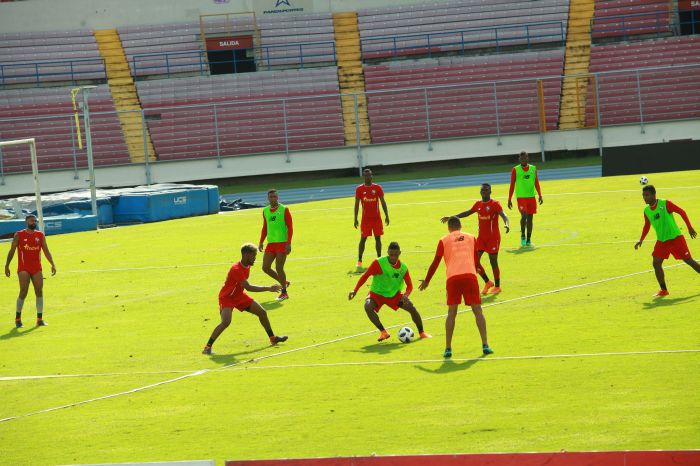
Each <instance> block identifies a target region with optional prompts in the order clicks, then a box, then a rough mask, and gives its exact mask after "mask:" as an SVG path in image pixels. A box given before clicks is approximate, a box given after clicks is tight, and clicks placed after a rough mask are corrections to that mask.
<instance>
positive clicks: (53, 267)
mask: <svg viewBox="0 0 700 466" xmlns="http://www.w3.org/2000/svg"><path fill="white" fill-rule="evenodd" d="M41 250H42V251H44V255H45V256H46V260H48V261H49V264H51V275H56V264H54V263H53V257H51V252H50V251H49V245H48V244H46V236H44V237H43V238H42V239H41Z"/></svg>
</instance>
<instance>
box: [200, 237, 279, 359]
mask: <svg viewBox="0 0 700 466" xmlns="http://www.w3.org/2000/svg"><path fill="white" fill-rule="evenodd" d="M257 253H258V251H257V250H256V249H255V245H254V244H251V243H246V244H244V245H243V246H241V260H240V261H239V262H236V263H235V264H233V266H232V267H231V269H230V270H229V271H228V275H227V276H226V282H224V286H223V287H222V288H221V291H219V314H220V315H221V323H219V325H217V326H216V328H215V329H214V331H213V332H212V334H211V337H210V338H209V341H208V342H207V344H206V346H205V347H204V349H203V350H202V354H212V352H211V347H212V345H213V344H214V342H215V341H216V339H217V338H218V337H219V335H221V332H223V331H224V330H226V328H227V327H228V326H229V325H230V324H231V314H232V313H233V309H234V308H236V309H238V310H239V311H241V312H243V311H247V312H250V313H251V314H254V315H256V316H257V317H258V319H260V323H261V324H262V326H263V328H264V329H265V331H266V332H267V336H268V337H269V338H270V343H271V344H273V345H276V344H277V343H280V342H283V341H287V337H286V336H276V335H275V333H274V332H273V331H272V327H271V326H270V321H269V320H268V318H267V312H266V311H265V309H264V308H263V307H262V306H261V305H260V304H259V303H258V302H257V301H255V300H254V299H253V298H251V297H250V296H248V295H247V294H246V291H255V292H258V291H272V292H274V293H276V292H278V291H279V290H280V289H281V288H282V287H281V286H280V285H272V286H256V285H251V284H250V283H248V277H249V276H250V268H251V267H252V266H253V264H255V257H256V255H257Z"/></svg>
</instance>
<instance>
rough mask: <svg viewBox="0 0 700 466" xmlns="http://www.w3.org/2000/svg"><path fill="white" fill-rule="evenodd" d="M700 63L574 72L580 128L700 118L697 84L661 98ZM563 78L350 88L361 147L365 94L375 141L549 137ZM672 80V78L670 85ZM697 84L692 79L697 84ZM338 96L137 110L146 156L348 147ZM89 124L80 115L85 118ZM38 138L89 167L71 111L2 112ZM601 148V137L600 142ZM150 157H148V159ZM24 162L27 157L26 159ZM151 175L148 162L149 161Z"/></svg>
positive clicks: (101, 155) (107, 122)
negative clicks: (580, 87) (580, 82)
mask: <svg viewBox="0 0 700 466" xmlns="http://www.w3.org/2000/svg"><path fill="white" fill-rule="evenodd" d="M699 75H700V63H697V64H690V65H676V66H666V67H649V68H639V69H632V70H616V71H606V72H599V73H589V74H585V75H577V76H569V77H571V78H577V77H578V78H582V79H584V80H585V81H587V82H588V84H587V88H586V92H585V99H584V97H583V95H582V96H580V98H581V99H584V100H585V101H586V102H585V104H582V105H583V107H582V108H581V109H579V110H580V111H581V112H582V113H580V117H579V118H580V119H581V120H582V121H581V126H583V127H586V126H589V127H590V126H593V127H595V128H597V131H598V134H599V138H602V132H601V131H602V128H604V127H608V126H614V125H620V124H637V125H639V127H640V132H642V133H644V132H645V130H646V129H645V128H646V125H647V124H648V123H649V122H652V121H672V120H682V119H688V118H694V119H695V118H700V91H691V92H690V93H688V92H685V93H683V94H682V95H680V96H678V97H669V96H665V97H664V99H663V101H660V100H659V98H658V94H659V90H663V89H668V88H669V86H670V85H673V86H676V87H677V86H678V85H679V84H680V83H683V82H685V83H689V84H692V83H693V82H694V81H696V78H697V76H699ZM563 79H564V77H563V76H556V75H554V76H541V77H537V78H521V79H511V80H498V81H483V82H474V83H468V84H454V85H445V86H428V87H426V86H423V87H407V88H402V89H389V90H377V91H368V92H366V93H360V94H346V95H343V96H342V97H350V98H352V99H353V101H354V103H355V105H354V108H355V112H354V119H355V131H356V133H355V136H356V137H355V138H354V141H355V148H356V150H357V153H358V158H361V147H362V143H361V137H360V130H359V128H360V124H359V120H360V116H359V112H358V107H359V106H360V105H359V101H360V100H361V99H366V101H367V109H368V112H369V121H370V125H371V135H372V140H373V143H374V144H377V143H384V142H387V143H389V142H404V141H425V142H426V143H427V144H428V148H429V149H430V148H432V144H433V142H434V141H436V140H439V139H447V138H455V137H460V138H463V137H469V136H495V138H496V141H497V143H500V140H501V138H502V137H503V135H505V134H522V133H534V134H537V133H539V134H540V137H541V139H542V140H543V138H544V135H545V134H546V132H547V131H551V130H555V129H557V126H558V120H559V111H560V104H559V102H560V90H561V84H562V80H563ZM669 83H673V84H669ZM690 88H691V89H692V86H691V87H690ZM340 100H341V95H339V94H324V95H316V96H308V97H287V98H275V99H258V100H250V101H224V102H220V103H219V102H217V103H215V104H213V103H202V104H196V105H180V106H177V105H174V106H158V107H147V108H146V109H145V110H141V111H138V110H136V111H132V112H138V113H140V117H141V120H140V121H141V123H142V136H143V141H144V142H143V154H147V153H148V152H147V151H148V145H149V138H148V134H147V131H150V135H151V137H152V140H153V143H154V145H155V148H156V151H157V152H158V155H159V160H158V161H156V162H155V163H164V162H166V161H168V160H182V159H188V158H189V159H192V158H209V159H212V160H216V163H217V166H219V167H221V166H222V159H223V158H224V157H231V156H238V155H251V154H262V153H270V152H283V153H285V154H286V156H287V160H288V161H289V160H290V156H291V155H290V154H291V153H293V152H295V151H300V150H308V149H321V148H332V147H345V146H346V145H347V144H346V140H345V134H344V123H343V110H342V107H341V103H340ZM117 116H118V115H117V113H116V112H91V122H92V131H93V133H94V134H93V136H94V137H93V144H94V153H95V163H96V164H97V165H98V166H108V165H120V164H130V163H131V162H130V158H129V153H128V150H127V148H126V145H125V144H124V140H123V137H122V134H121V129H120V127H119V123H118V118H117ZM81 126H82V122H81ZM28 136H31V137H36V138H37V149H38V151H39V165H40V168H41V169H42V170H53V169H62V170H66V169H72V170H74V172H75V176H76V177H77V176H78V170H79V169H80V168H82V167H84V166H85V165H86V156H85V149H82V150H81V149H80V148H79V147H78V143H77V141H76V139H75V128H74V123H73V118H72V115H70V114H60V115H45V116H34V117H32V116H27V117H21V118H9V119H8V118H4V119H0V139H20V138H22V137H28ZM601 147H602V142H601ZM147 160H148V159H146V161H147ZM23 164H24V165H23ZM144 165H145V170H146V177H147V179H149V173H150V168H149V164H148V162H146V163H145V164H144ZM28 171H31V170H30V167H29V166H28V165H27V164H26V158H23V157H22V156H21V155H18V154H16V150H14V151H13V150H10V149H6V150H5V151H4V153H0V184H2V180H3V178H4V176H5V175H6V174H9V173H19V172H28Z"/></svg>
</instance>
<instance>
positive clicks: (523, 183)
mask: <svg viewBox="0 0 700 466" xmlns="http://www.w3.org/2000/svg"><path fill="white" fill-rule="evenodd" d="M528 160H529V156H528V155H527V152H525V151H522V152H520V156H519V157H518V161H519V162H520V165H516V166H515V167H513V171H511V173H510V190H509V191H508V209H512V208H513V202H512V200H511V199H512V198H513V191H515V197H517V198H518V210H519V211H520V246H526V247H532V242H531V241H530V238H531V237H532V216H533V215H535V214H536V213H537V203H536V202H535V190H537V194H538V196H539V203H540V205H542V202H544V199H542V191H541V190H540V181H539V180H538V179H537V167H535V166H534V165H529V164H528ZM526 228H527V236H526V234H525V229H526Z"/></svg>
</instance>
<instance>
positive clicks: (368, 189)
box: [355, 168, 389, 270]
mask: <svg viewBox="0 0 700 466" xmlns="http://www.w3.org/2000/svg"><path fill="white" fill-rule="evenodd" d="M362 174H363V176H364V177H365V182H364V183H363V184H361V185H359V186H358V187H357V189H355V228H357V225H358V224H357V213H358V211H359V209H360V201H362V223H360V245H359V253H358V256H357V269H358V270H360V269H362V255H363V254H364V252H365V242H366V241H367V238H368V237H369V236H372V235H374V244H375V246H376V247H377V257H379V256H381V255H382V235H383V234H384V226H383V225H382V217H381V215H380V214H379V203H378V202H377V201H379V202H381V204H382V209H384V222H385V223H386V224H387V226H389V210H388V209H387V206H386V202H385V201H384V191H383V190H382V187H381V186H379V185H378V184H376V183H372V170H370V169H369V168H365V169H364V171H363V172H362Z"/></svg>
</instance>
